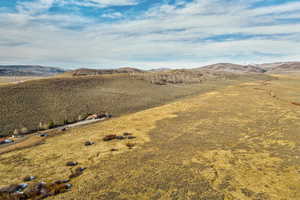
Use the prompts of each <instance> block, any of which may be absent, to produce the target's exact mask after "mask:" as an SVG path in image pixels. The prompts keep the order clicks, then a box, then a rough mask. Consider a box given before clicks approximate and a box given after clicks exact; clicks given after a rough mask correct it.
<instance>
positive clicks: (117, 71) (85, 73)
mask: <svg viewBox="0 0 300 200" xmlns="http://www.w3.org/2000/svg"><path fill="white" fill-rule="evenodd" d="M138 72H142V70H140V69H137V68H132V67H121V68H118V69H88V68H81V69H76V70H73V71H71V72H70V73H68V74H71V75H73V76H89V75H100V74H121V73H138Z"/></svg>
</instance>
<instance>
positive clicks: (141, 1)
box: [0, 0, 300, 69]
mask: <svg viewBox="0 0 300 200" xmlns="http://www.w3.org/2000/svg"><path fill="white" fill-rule="evenodd" d="M280 61H300V1H299V0H0V64H34V65H47V66H58V67H63V68H67V69H72V68H78V67H88V68H99V69H101V68H116V67H138V68H141V69H150V68H161V67H168V68H189V67H199V66H203V65H207V64H213V63H219V62H223V63H224V62H225V63H227V62H231V63H236V64H254V63H268V62H280Z"/></svg>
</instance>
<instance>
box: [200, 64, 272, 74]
mask: <svg viewBox="0 0 300 200" xmlns="http://www.w3.org/2000/svg"><path fill="white" fill-rule="evenodd" d="M197 69H198V70H201V71H203V70H205V71H206V70H207V71H216V72H231V73H264V72H265V71H266V70H264V69H262V68H259V67H256V66H253V65H237V64H232V63H217V64H213V65H207V66H204V67H199V68H197Z"/></svg>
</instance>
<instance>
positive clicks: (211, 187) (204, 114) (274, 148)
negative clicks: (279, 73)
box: [0, 77, 300, 200]
mask: <svg viewBox="0 0 300 200" xmlns="http://www.w3.org/2000/svg"><path fill="white" fill-rule="evenodd" d="M299 86H300V78H299V79H298V78H297V79H293V80H291V79H289V78H288V77H280V78H279V79H278V80H273V81H269V82H263V81H256V82H251V83H247V84H246V83H243V84H238V85H234V86H229V87H226V88H224V89H219V90H217V91H213V92H208V93H206V94H201V95H197V96H194V97H189V98H186V99H184V100H180V101H177V102H173V103H170V104H167V105H163V106H159V107H155V108H151V109H148V110H144V111H140V112H137V113H133V114H127V115H124V116H121V117H118V118H113V119H111V120H109V121H104V122H101V123H97V124H93V125H89V126H85V127H81V128H76V129H72V130H69V131H67V132H66V133H65V134H63V135H60V136H57V137H51V138H48V139H47V140H46V141H45V144H42V145H39V146H35V147H33V148H28V149H23V150H19V151H14V152H10V153H7V154H3V155H0V172H1V173H0V180H1V183H0V187H1V186H5V185H8V184H12V183H19V182H20V181H21V180H22V178H23V177H24V176H27V175H34V176H38V180H37V181H55V180H58V179H63V178H66V177H68V176H69V175H70V169H69V168H68V167H66V166H65V163H66V162H67V161H77V162H79V165H80V166H82V167H87V170H86V171H85V172H84V173H83V175H82V176H80V177H78V178H76V179H73V180H72V184H73V185H74V186H73V188H72V191H71V192H67V193H64V194H61V195H58V196H55V197H51V199H82V200H83V199H107V200H113V199H118V200H121V199H122V200H125V199H128V200H129V199H130V200H133V199H136V200H141V199H145V200H148V199H153V200H154V199H167V200H168V199H170V200H171V199H172V200H173V199H180V200H181V199H203V200H223V199H225V200H236V199H241V200H298V199H300V157H299V156H300V146H299V145H300V135H299V132H300V107H299V106H295V105H293V104H291V103H290V101H291V100H293V101H296V100H297V101H299V97H298V96H297V95H298V94H299V92H300V89H299V88H300V87H299ZM257 88H258V89H257ZM287 88H288V89H287ZM270 92H273V93H274V94H276V97H278V98H274V95H273V96H272V95H270ZM124 132H130V133H133V134H134V135H135V136H137V138H136V139H134V140H131V141H128V140H122V141H118V140H114V141H110V142H104V141H102V138H103V137H104V136H105V135H107V134H113V133H115V134H122V133H124ZM87 140H90V141H94V142H95V144H94V145H92V146H88V147H87V146H84V145H83V144H84V142H85V141H87ZM128 142H131V143H134V144H135V145H136V146H135V147H134V148H133V149H128V147H127V146H126V144H127V143H128ZM112 148H115V149H118V151H114V152H111V151H110V150H111V149H112Z"/></svg>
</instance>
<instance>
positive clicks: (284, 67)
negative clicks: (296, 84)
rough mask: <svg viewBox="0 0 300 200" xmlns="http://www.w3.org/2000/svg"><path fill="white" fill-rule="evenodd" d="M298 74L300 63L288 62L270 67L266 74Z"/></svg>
mask: <svg viewBox="0 0 300 200" xmlns="http://www.w3.org/2000/svg"><path fill="white" fill-rule="evenodd" d="M293 72H298V73H299V72H300V62H288V63H281V64H278V65H275V66H272V67H270V68H269V69H268V73H274V74H280V73H293Z"/></svg>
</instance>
